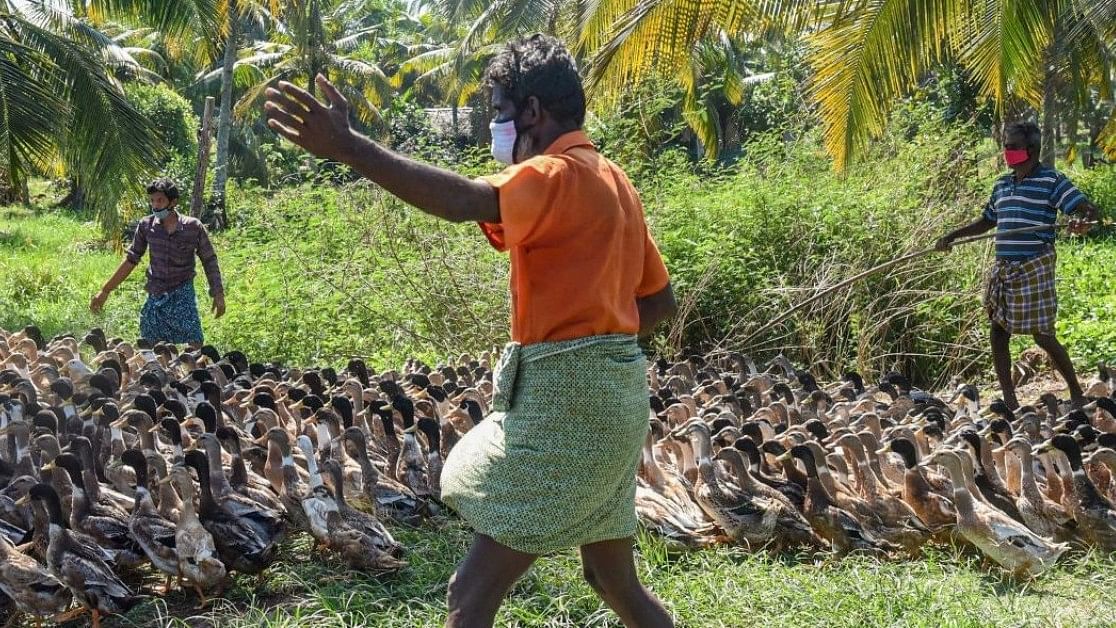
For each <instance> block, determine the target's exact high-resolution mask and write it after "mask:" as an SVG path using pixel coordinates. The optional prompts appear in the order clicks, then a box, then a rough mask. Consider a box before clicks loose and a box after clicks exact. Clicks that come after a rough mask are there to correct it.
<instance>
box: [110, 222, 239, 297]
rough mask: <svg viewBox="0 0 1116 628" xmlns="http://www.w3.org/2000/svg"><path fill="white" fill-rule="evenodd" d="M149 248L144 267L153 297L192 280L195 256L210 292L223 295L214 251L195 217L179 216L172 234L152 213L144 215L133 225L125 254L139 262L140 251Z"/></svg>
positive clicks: (202, 226)
mask: <svg viewBox="0 0 1116 628" xmlns="http://www.w3.org/2000/svg"><path fill="white" fill-rule="evenodd" d="M148 248H150V249H151V263H150V264H148V267H147V293H148V294H150V295H153V296H158V295H161V294H166V293H168V292H170V291H172V290H174V289H175V288H178V287H179V286H181V285H182V284H184V283H186V282H187V281H193V279H194V276H195V275H196V274H197V273H196V271H195V270H194V256H195V255H197V256H198V258H199V259H201V263H202V267H203V268H205V278H206V280H207V281H209V294H210V295H211V296H216V295H218V294H224V293H225V288H224V286H223V285H222V283H221V268H220V266H218V265H217V253H216V252H215V251H214V250H213V245H212V244H211V243H210V242H209V233H208V232H207V231H206V230H205V225H203V224H202V223H201V221H200V220H198V219H197V218H191V217H189V216H183V215H182V214H179V215H178V227H176V228H175V230H174V233H167V232H166V230H165V229H163V223H161V222H159V221H158V220H155V216H152V215H147V216H144V218H143V220H141V221H140V223H139V225H138V226H137V227H136V236H135V237H134V238H132V246H130V247H128V250H127V251H126V252H125V255H126V256H127V258H128V261H129V262H131V263H133V264H139V261H140V259H142V258H143V254H144V253H145V252H146V251H147V250H148Z"/></svg>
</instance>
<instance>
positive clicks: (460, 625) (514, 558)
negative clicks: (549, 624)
mask: <svg viewBox="0 0 1116 628" xmlns="http://www.w3.org/2000/svg"><path fill="white" fill-rule="evenodd" d="M536 558H538V556H535V555H534V554H524V553H523V552H517V551H516V550H513V549H511V548H510V547H507V546H505V545H501V544H500V543H498V542H497V541H495V540H494V539H492V538H490V537H487V536H484V535H483V534H478V535H476V536H475V537H474V539H473V546H472V547H471V548H469V554H468V555H467V556H465V560H463V561H461V564H460V565H458V566H457V571H455V572H454V574H453V576H451V577H450V581H449V595H448V603H449V616H448V617H447V618H446V628H491V626H492V622H493V621H495V619H496V611H498V610H500V605H501V604H502V603H503V602H504V596H505V595H507V593H508V589H510V588H511V586H512V585H513V584H515V581H516V580H518V579H519V577H520V576H522V575H523V574H524V572H526V571H527V569H528V568H529V567H530V566H531V564H532V563H534V562H535V559H536Z"/></svg>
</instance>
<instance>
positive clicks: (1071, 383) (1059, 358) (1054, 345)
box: [1034, 334, 1085, 407]
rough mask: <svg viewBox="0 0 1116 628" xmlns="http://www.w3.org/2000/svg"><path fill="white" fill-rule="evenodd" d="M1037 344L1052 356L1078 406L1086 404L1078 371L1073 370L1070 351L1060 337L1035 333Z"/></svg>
mask: <svg viewBox="0 0 1116 628" xmlns="http://www.w3.org/2000/svg"><path fill="white" fill-rule="evenodd" d="M1034 337H1035V344H1037V345H1038V346H1039V347H1040V348H1042V350H1043V351H1045V352H1046V354H1047V355H1049V356H1050V361H1051V362H1053V363H1054V368H1056V369H1058V372H1059V373H1061V375H1062V379H1064V380H1066V386H1067V387H1068V388H1069V392H1070V399H1072V400H1073V403H1074V405H1075V406H1077V407H1081V406H1082V405H1084V401H1085V393H1083V392H1081V384H1079V383H1078V381H1077V373H1076V372H1075V371H1074V370H1073V361H1072V360H1070V357H1069V353H1068V352H1067V351H1066V348H1065V347H1063V346H1062V343H1060V342H1058V338H1057V337H1055V336H1054V334H1035V335H1034Z"/></svg>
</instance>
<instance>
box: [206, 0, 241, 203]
mask: <svg viewBox="0 0 1116 628" xmlns="http://www.w3.org/2000/svg"><path fill="white" fill-rule="evenodd" d="M232 4H233V5H234V6H232V7H230V10H229V37H228V39H227V40H226V41H225V58H224V65H222V66H221V114H220V117H219V119H218V121H217V156H216V164H215V167H214V172H213V191H212V197H213V198H212V202H213V207H214V210H215V211H218V212H220V214H221V218H222V222H223V223H224V224H228V213H227V211H226V209H225V188H226V187H227V184H228V180H229V136H230V135H232V96H233V67H234V66H235V65H236V48H237V40H238V39H239V34H240V15H239V14H238V13H237V11H236V7H235V3H232Z"/></svg>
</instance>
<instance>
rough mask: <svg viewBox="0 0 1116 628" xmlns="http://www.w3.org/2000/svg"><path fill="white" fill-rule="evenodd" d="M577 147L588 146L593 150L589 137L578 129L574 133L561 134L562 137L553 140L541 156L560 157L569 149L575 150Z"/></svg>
mask: <svg viewBox="0 0 1116 628" xmlns="http://www.w3.org/2000/svg"><path fill="white" fill-rule="evenodd" d="M579 146H588V147H589V148H593V142H592V140H590V139H589V136H588V135H586V134H585V131H582V130H581V129H578V130H576V131H568V132H566V133H563V134H562V135H559V136H558V139H556V140H554V141H553V142H552V143H551V144H550V146H547V147H546V150H544V151H543V154H544V155H560V154H562V153H564V152H566V151H568V150H570V149H571V148H577V147H579Z"/></svg>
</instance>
